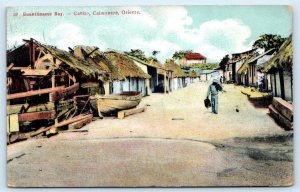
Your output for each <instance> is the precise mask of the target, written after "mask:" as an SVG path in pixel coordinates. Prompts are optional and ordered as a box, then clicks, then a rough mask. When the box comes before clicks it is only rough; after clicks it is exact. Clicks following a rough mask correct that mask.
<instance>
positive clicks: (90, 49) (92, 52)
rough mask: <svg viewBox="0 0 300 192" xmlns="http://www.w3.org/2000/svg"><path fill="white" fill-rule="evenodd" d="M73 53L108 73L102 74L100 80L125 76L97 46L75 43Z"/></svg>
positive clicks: (111, 79)
mask: <svg viewBox="0 0 300 192" xmlns="http://www.w3.org/2000/svg"><path fill="white" fill-rule="evenodd" d="M74 55H76V56H77V57H79V58H81V59H85V60H86V61H87V62H89V63H90V64H91V65H98V66H99V67H100V68H101V70H103V71H105V72H106V73H107V74H109V75H108V76H103V77H102V79H101V80H104V81H113V80H122V79H125V76H123V75H122V74H121V73H120V72H119V70H118V68H117V67H116V66H114V65H113V64H112V62H111V61H110V60H109V59H108V58H107V57H106V56H105V55H104V54H103V52H101V51H100V50H99V49H98V48H97V47H94V46H83V45H77V46H75V47H74Z"/></svg>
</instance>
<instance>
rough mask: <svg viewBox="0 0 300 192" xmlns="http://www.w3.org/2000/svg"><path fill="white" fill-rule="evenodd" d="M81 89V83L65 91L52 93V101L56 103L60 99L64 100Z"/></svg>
mask: <svg viewBox="0 0 300 192" xmlns="http://www.w3.org/2000/svg"><path fill="white" fill-rule="evenodd" d="M78 89H79V83H75V84H74V85H71V86H70V87H67V88H65V89H63V90H60V91H57V92H53V93H50V100H51V101H56V100H58V99H61V98H64V97H66V96H68V95H70V94H72V93H75V92H76V91H77V90H78Z"/></svg>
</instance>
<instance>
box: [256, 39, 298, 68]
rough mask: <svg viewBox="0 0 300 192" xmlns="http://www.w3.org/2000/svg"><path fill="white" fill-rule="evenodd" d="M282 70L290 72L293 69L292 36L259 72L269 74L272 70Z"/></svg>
mask: <svg viewBox="0 0 300 192" xmlns="http://www.w3.org/2000/svg"><path fill="white" fill-rule="evenodd" d="M278 68H284V69H286V70H287V71H290V72H291V71H292V68H293V45H292V35H290V36H289V37H288V39H287V40H286V41H285V42H284V43H283V44H282V45H281V47H280V48H279V50H278V53H277V54H276V55H275V56H274V57H272V58H271V59H270V60H269V61H268V62H266V63H265V64H264V65H263V66H262V68H261V70H262V72H269V71H271V70H273V69H278Z"/></svg>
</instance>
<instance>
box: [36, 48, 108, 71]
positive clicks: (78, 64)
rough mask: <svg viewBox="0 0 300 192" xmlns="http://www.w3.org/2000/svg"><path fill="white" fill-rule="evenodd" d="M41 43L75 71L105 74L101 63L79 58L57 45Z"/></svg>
mask: <svg viewBox="0 0 300 192" xmlns="http://www.w3.org/2000/svg"><path fill="white" fill-rule="evenodd" d="M40 45H41V46H42V47H44V48H45V49H46V50H47V51H49V52H50V53H51V54H52V55H53V56H54V57H56V58H57V59H59V60H61V61H62V62H64V63H65V64H67V65H68V66H69V67H71V68H72V69H74V70H75V71H81V72H82V73H83V74H85V75H88V76H89V75H92V76H97V75H102V74H104V71H103V70H102V69H101V68H100V66H99V65H92V64H90V63H88V62H87V61H85V60H83V59H80V58H77V57H75V56H74V55H72V54H70V53H69V52H67V51H64V50H61V49H58V48H56V47H53V46H50V45H43V44H40Z"/></svg>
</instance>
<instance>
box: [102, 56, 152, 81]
mask: <svg viewBox="0 0 300 192" xmlns="http://www.w3.org/2000/svg"><path fill="white" fill-rule="evenodd" d="M104 55H105V57H106V58H107V59H109V60H110V62H111V63H112V64H113V65H114V66H115V67H117V68H118V69H119V73H120V74H121V75H122V76H124V77H139V78H144V79H148V78H150V77H151V76H150V75H148V74H147V73H144V72H143V70H142V69H141V68H139V67H138V66H137V65H135V64H134V62H133V61H132V60H131V59H130V58H129V57H128V56H127V55H125V54H123V53H120V52H117V51H114V50H108V51H106V52H104Z"/></svg>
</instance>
